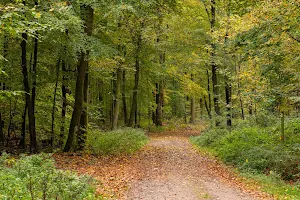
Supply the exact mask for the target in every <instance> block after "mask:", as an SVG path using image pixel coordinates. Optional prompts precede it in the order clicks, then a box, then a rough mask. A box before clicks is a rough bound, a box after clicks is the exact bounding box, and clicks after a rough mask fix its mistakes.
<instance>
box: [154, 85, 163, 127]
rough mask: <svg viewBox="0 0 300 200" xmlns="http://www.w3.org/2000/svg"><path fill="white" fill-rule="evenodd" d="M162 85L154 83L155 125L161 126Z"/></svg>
mask: <svg viewBox="0 0 300 200" xmlns="http://www.w3.org/2000/svg"><path fill="white" fill-rule="evenodd" d="M162 104H163V83H160V84H159V83H156V105H157V107H156V116H155V125H156V126H162Z"/></svg>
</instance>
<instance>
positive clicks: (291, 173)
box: [191, 119, 300, 199]
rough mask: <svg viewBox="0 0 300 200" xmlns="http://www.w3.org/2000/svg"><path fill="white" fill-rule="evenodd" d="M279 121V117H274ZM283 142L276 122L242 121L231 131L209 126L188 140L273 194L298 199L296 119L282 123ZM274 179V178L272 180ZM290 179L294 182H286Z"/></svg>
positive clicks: (299, 127)
mask: <svg viewBox="0 0 300 200" xmlns="http://www.w3.org/2000/svg"><path fill="white" fill-rule="evenodd" d="M277 121H279V120H277ZM285 136H286V137H285V141H281V140H280V125H279V122H278V123H277V122H276V120H275V123H274V122H272V123H270V124H268V120H264V121H262V120H259V123H257V122H254V121H244V122H243V123H241V124H236V125H235V126H234V127H233V130H232V131H229V130H227V129H226V128H214V129H209V130H207V131H205V132H204V133H202V135H200V136H197V137H192V138H191V141H192V143H193V144H195V145H196V146H198V147H200V148H201V149H204V150H207V151H209V152H212V153H213V154H214V155H216V156H217V157H219V158H220V159H221V160H222V161H223V162H225V163H227V164H230V165H233V166H235V167H237V168H238V169H239V170H240V171H241V172H242V173H245V174H247V176H248V177H249V176H250V175H252V178H254V179H255V180H258V181H259V182H260V183H261V184H262V185H264V186H265V187H264V188H265V189H266V190H267V191H268V192H269V193H271V194H274V195H278V196H279V197H282V198H283V197H284V196H285V195H287V196H288V197H287V198H288V199H300V120H299V119H290V120H288V121H287V122H286V124H285ZM275 180H276V181H275ZM287 182H292V183H293V184H294V185H293V186H292V185H290V184H287Z"/></svg>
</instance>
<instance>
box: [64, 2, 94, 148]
mask: <svg viewBox="0 0 300 200" xmlns="http://www.w3.org/2000/svg"><path fill="white" fill-rule="evenodd" d="M81 12H82V20H83V21H84V26H85V28H84V32H85V33H86V34H87V35H88V36H91V35H92V32H93V21H94V10H93V8H92V7H91V5H86V4H83V5H81ZM88 56H89V50H87V51H86V52H84V51H81V53H80V58H79V61H78V66H77V80H76V89H75V104H74V110H73V114H72V118H71V122H70V128H69V134H68V139H67V142H66V145H65V147H64V152H68V151H70V150H74V139H75V138H74V136H75V133H76V132H77V131H78V125H79V123H80V117H81V114H82V108H83V100H84V99H83V90H84V82H85V76H86V71H87V69H88ZM80 137H81V136H80Z"/></svg>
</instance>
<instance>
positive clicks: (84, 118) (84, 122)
mask: <svg viewBox="0 0 300 200" xmlns="http://www.w3.org/2000/svg"><path fill="white" fill-rule="evenodd" d="M87 65H88V63H87ZM88 68H89V67H88V66H87V72H86V73H85V79H84V88H83V103H84V105H83V109H82V113H81V117H80V128H79V131H78V150H80V151H81V150H83V148H84V145H85V141H86V138H87V128H88V106H87V105H88V91H89V72H88Z"/></svg>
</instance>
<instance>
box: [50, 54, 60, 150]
mask: <svg viewBox="0 0 300 200" xmlns="http://www.w3.org/2000/svg"><path fill="white" fill-rule="evenodd" d="M56 67H57V68H56V81H55V88H54V93H53V105H52V116H51V119H52V120H51V121H52V122H51V150H52V151H53V144H54V137H55V133H54V126H55V124H54V122H55V107H56V93H57V85H58V78H59V67H60V59H58V61H57V66H56Z"/></svg>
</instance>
